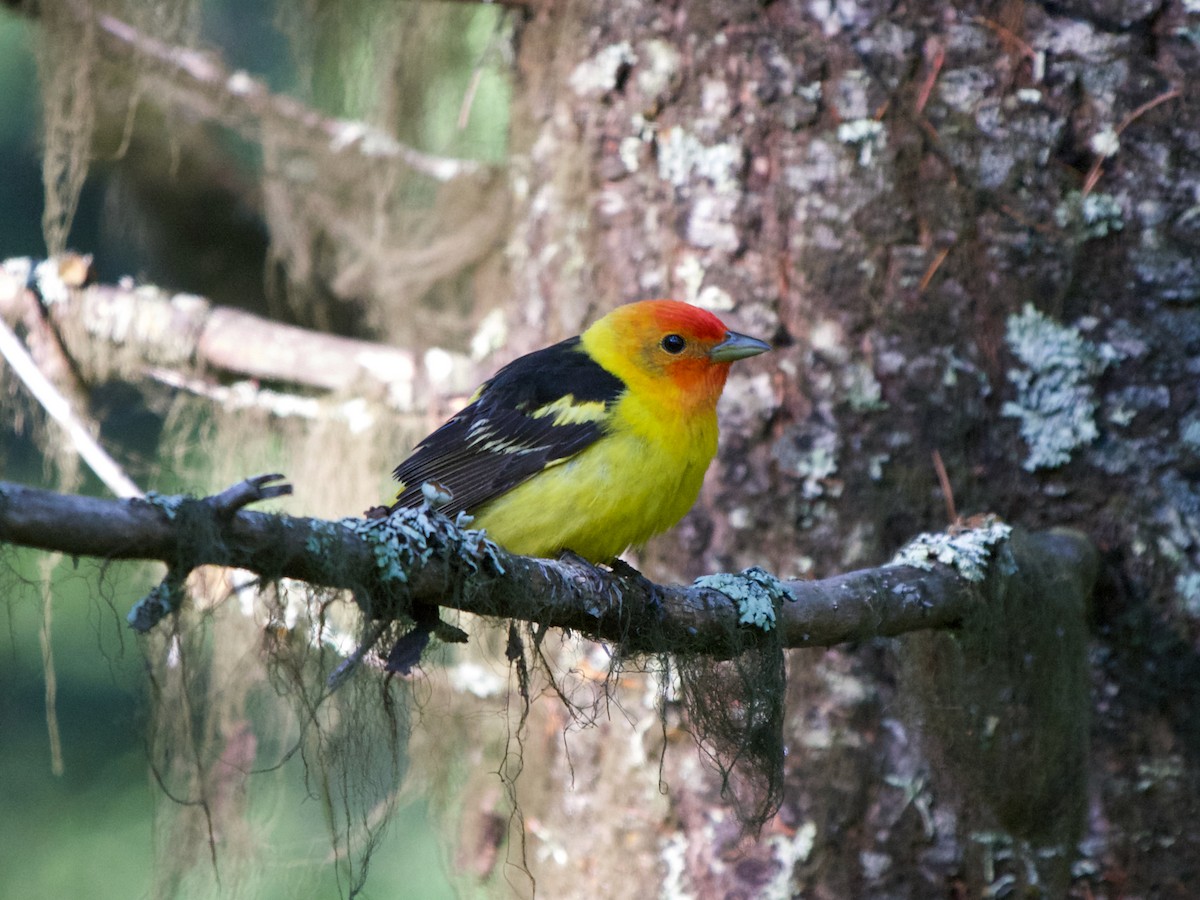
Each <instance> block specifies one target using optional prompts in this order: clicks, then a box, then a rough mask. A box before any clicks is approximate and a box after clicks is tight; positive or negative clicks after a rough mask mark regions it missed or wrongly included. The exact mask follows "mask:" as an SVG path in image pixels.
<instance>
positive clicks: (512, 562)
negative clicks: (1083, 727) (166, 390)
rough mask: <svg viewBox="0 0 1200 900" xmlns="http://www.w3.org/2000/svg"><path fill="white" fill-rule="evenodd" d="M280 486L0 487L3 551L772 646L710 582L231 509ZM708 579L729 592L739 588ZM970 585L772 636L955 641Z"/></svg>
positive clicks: (1052, 544) (716, 644) (1071, 551)
mask: <svg viewBox="0 0 1200 900" xmlns="http://www.w3.org/2000/svg"><path fill="white" fill-rule="evenodd" d="M276 477H277V476H264V477H263V478H259V479H252V480H251V481H250V482H248V484H249V485H250V487H249V488H247V489H241V488H238V489H231V491H226V492H224V493H223V494H221V495H218V497H217V498H208V499H200V500H197V499H189V498H182V497H172V498H163V497H155V496H153V495H151V496H150V497H149V498H148V499H145V500H136V499H135V500H107V499H98V498H94V497H83V496H71V495H63V494H57V493H54V492H52V491H47V490H41V489H36V488H31V487H24V486H21V485H16V484H9V483H2V482H0V541H6V542H9V543H12V544H17V545H22V546H27V547H35V548H39V549H43V550H57V551H60V552H63V553H68V554H72V555H75V556H93V557H99V558H102V559H106V560H114V559H149V560H161V561H163V562H165V563H167V565H168V567H169V572H168V576H167V582H170V583H171V584H175V585H178V584H180V583H182V579H183V577H184V576H186V574H187V572H188V571H190V570H191V569H192V568H194V567H195V566H199V565H204V564H217V565H226V566H237V567H240V568H243V569H249V570H251V571H253V572H256V573H258V574H259V575H260V576H261V577H262V578H263V579H264V580H265V581H269V580H273V579H278V578H283V577H288V578H294V579H299V580H302V581H305V582H308V583H310V584H312V585H318V586H324V587H331V588H343V589H350V590H352V591H353V592H354V595H355V597H356V598H357V599H358V601H359V603H360V605H362V606H363V607H364V611H365V612H366V613H367V615H369V616H370V617H371V618H374V619H391V618H407V614H408V612H409V611H410V610H411V608H412V605H413V604H429V605H439V606H445V607H449V608H455V609H460V610H464V611H467V612H471V613H475V614H479V615H484V616H493V617H499V618H507V619H519V620H524V621H529V622H536V623H539V624H540V625H542V626H552V627H557V628H565V629H571V630H576V631H579V632H582V633H584V634H586V635H588V636H589V637H592V638H596V639H598V640H603V641H609V642H614V643H620V645H621V646H622V647H623V648H625V649H626V650H627V651H629V652H636V653H670V652H679V653H690V654H705V655H710V656H714V657H718V658H725V657H730V656H733V655H735V654H737V653H739V652H741V651H743V650H745V649H747V648H748V647H751V646H754V645H755V644H756V643H757V642H759V641H762V640H764V639H765V638H766V636H767V632H765V631H764V630H763V629H762V628H761V627H760V626H759V625H757V624H753V623H752V622H748V621H747V613H746V607H745V605H744V604H742V603H740V602H739V601H738V600H735V599H731V597H730V596H727V595H726V593H722V592H721V591H720V590H716V589H714V587H712V585H713V583H714V579H712V578H710V579H701V580H700V582H703V584H701V583H700V582H698V583H697V584H694V585H692V586H682V585H656V584H652V583H651V582H649V581H647V580H645V579H644V578H641V577H640V576H639V575H637V574H636V573H633V572H629V573H623V572H616V571H609V570H607V569H600V568H596V567H593V566H590V565H588V564H586V563H583V562H579V561H572V560H568V559H562V560H542V559H532V558H529V557H521V556H514V555H512V554H509V553H507V552H505V551H504V550H502V549H500V548H499V547H497V546H496V545H494V544H492V543H491V542H490V541H486V540H483V539H482V535H481V533H480V532H477V531H470V530H464V529H461V528H459V527H456V526H455V525H454V524H453V523H451V522H449V520H447V519H446V518H445V517H443V516H441V515H440V514H432V513H431V511H430V510H428V509H424V510H416V511H409V512H410V513H411V516H409V517H407V518H402V519H398V518H397V517H396V516H393V517H392V518H390V519H381V520H363V519H343V520H341V521H336V522H335V521H327V520H321V519H311V518H302V517H294V516H286V515H277V514H267V513H259V512H252V511H247V510H244V509H242V510H236V509H235V507H237V506H240V505H242V504H244V503H246V502H250V501H252V500H254V499H258V498H260V497H265V496H271V495H274V494H277V493H278V492H279V491H280V490H282V489H283V488H282V487H280V486H270V485H269V482H270V481H272V480H273V479H275V478H276ZM230 498H234V500H235V501H236V502H232V503H231V502H230ZM198 535H203V536H204V538H205V539H204V540H198V539H197V536H198ZM997 549H999V548H997ZM1003 552H1004V553H1005V554H1006V560H1007V562H1008V563H1009V564H1008V565H1006V566H1004V567H1002V568H1004V570H1005V572H1020V571H1022V570H1024V569H1026V567H1028V566H1036V567H1037V569H1038V570H1039V571H1052V572H1054V573H1055V575H1054V576H1053V579H1054V581H1055V583H1053V584H1046V585H1044V588H1043V589H1044V591H1045V592H1046V595H1047V596H1053V595H1054V594H1055V593H1056V592H1058V591H1061V590H1064V589H1065V588H1066V587H1067V586H1073V587H1074V588H1075V589H1076V590H1082V591H1083V593H1084V594H1087V593H1090V590H1091V587H1092V584H1093V583H1094V580H1095V577H1096V572H1097V566H1098V558H1097V554H1096V551H1095V549H1094V548H1093V546H1092V544H1091V543H1090V541H1088V540H1087V538H1085V537H1084V536H1082V535H1080V534H1078V533H1075V532H1068V531H1053V532H1044V533H1040V534H1035V535H1028V536H1026V535H1022V534H1020V533H1014V534H1013V536H1012V538H1011V539H1010V540H1008V541H1007V543H1006V544H1005V546H1004V547H1003ZM938 558H946V557H943V556H942V555H941V554H940V553H939V554H938ZM1050 561H1052V562H1053V565H1048V564H1047V563H1048V562H1050ZM976 562H978V560H976ZM985 568H986V565H985ZM399 571H402V572H403V574H402V575H400V574H397V573H398V572H399ZM751 571H753V570H751ZM964 571H965V570H964ZM719 577H720V578H727V579H729V580H730V581H729V583H730V584H731V585H732V586H733V587H734V588H736V587H737V580H738V578H739V576H719ZM755 577H756V578H757V580H759V581H760V582H761V581H762V580H763V579H764V578H765V579H770V576H767V575H766V574H765V573H760V574H759V575H757V576H755ZM978 577H982V570H981V571H980V573H979V574H978V576H977V577H976V576H970V574H969V573H968V576H964V575H963V574H960V573H959V571H956V570H955V569H954V568H952V567H951V566H949V565H941V564H937V565H932V566H931V567H930V568H929V569H928V570H925V569H922V568H915V567H911V566H884V567H881V568H875V569H865V570H862V571H858V572H852V573H849V574H846V575H840V576H837V577H835V578H830V579H826V580H824V581H788V582H782V583H778V584H781V586H782V587H783V588H785V589H786V592H787V593H788V594H790V599H784V600H780V599H779V595H776V600H775V602H774V616H775V627H777V628H779V629H780V630H781V631H780V634H781V637H782V642H783V645H784V646H787V647H811V646H831V645H834V644H838V643H842V642H845V641H852V640H866V639H869V638H872V637H879V636H885V637H887V636H894V635H899V634H903V633H905V632H909V631H916V630H920V629H929V628H953V627H955V626H956V625H958V624H960V623H961V622H962V621H963V619H964V618H965V617H966V616H967V615H968V614H969V612H970V611H971V610H972V608H973V607H974V606H975V605H976V604H978V603H980V602H981V600H980V597H981V594H980V591H979V584H978V580H977V578H978ZM995 577H1010V576H1009V575H1006V574H1004V573H1001V574H1000V575H996V576H995ZM973 578H975V580H972V579H973ZM770 580H773V579H770ZM167 582H164V584H166V583H167ZM728 592H729V593H732V594H735V595H736V593H737V590H732V589H731V590H729V591H728Z"/></svg>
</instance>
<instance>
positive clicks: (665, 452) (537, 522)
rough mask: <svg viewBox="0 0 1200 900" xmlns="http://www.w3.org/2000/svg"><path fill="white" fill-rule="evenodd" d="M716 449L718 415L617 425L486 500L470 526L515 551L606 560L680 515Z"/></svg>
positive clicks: (697, 491)
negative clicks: (646, 425)
mask: <svg viewBox="0 0 1200 900" xmlns="http://www.w3.org/2000/svg"><path fill="white" fill-rule="evenodd" d="M716 449H717V423H716V416H715V415H711V416H704V415H702V416H699V417H696V418H692V419H690V420H683V419H682V418H680V420H679V421H675V422H671V421H666V422H664V421H657V422H655V423H654V427H653V429H652V430H651V431H650V432H649V433H647V431H646V429H645V428H639V427H637V424H636V423H635V424H634V425H632V426H625V427H618V429H617V430H615V431H614V432H613V433H611V434H608V435H606V436H605V437H604V438H603V439H601V440H599V441H597V442H596V443H595V444H593V445H592V446H590V447H588V448H587V449H586V450H584V451H582V452H581V453H579V454H578V455H576V456H574V457H572V458H571V459H570V460H568V461H566V462H564V463H561V464H559V465H556V466H553V467H551V468H549V469H546V470H544V471H543V472H540V473H538V474H537V475H536V476H534V477H533V478H531V479H530V480H529V481H526V482H525V483H524V484H521V485H518V486H517V487H515V488H513V489H512V490H511V491H509V492H508V493H506V494H503V495H502V496H500V497H497V498H496V499H495V500H493V501H491V502H490V503H488V504H487V505H486V506H484V507H483V508H482V509H480V510H478V511H477V513H476V518H475V522H474V525H473V527H477V528H485V529H487V532H488V535H489V536H490V537H491V538H492V540H494V541H496V543H498V544H500V545H501V546H502V547H505V548H506V549H508V550H510V551H512V552H513V553H520V554H522V555H525V556H543V557H546V556H555V555H557V554H558V553H560V552H561V551H563V550H570V551H572V552H574V553H577V554H578V555H580V556H582V557H583V558H584V559H588V560H591V561H593V562H604V561H607V560H610V559H613V558H614V557H616V556H618V555H619V554H620V553H622V552H623V551H624V550H626V549H627V548H628V547H631V546H637V545H640V544H642V543H644V542H645V541H646V540H647V539H648V538H650V537H651V536H653V535H655V534H658V533H660V532H663V531H666V530H667V529H668V528H670V527H671V526H672V525H674V524H675V523H676V522H678V521H679V520H680V519H681V518H683V516H684V514H685V513H686V512H687V511H688V510H689V509H691V508H692V505H693V504H694V503H695V502H696V497H697V496H699V494H700V486H701V484H702V483H703V481H704V472H705V470H706V469H707V468H708V464H709V463H710V462H711V461H712V458H713V456H714V455H715V453H716Z"/></svg>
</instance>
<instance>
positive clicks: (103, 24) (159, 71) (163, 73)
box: [25, 6, 484, 181]
mask: <svg viewBox="0 0 1200 900" xmlns="http://www.w3.org/2000/svg"><path fill="white" fill-rule="evenodd" d="M30 9H33V10H36V6H30V7H26V8H25V10H26V11H28V10H30ZM82 14H83V13H81V15H82ZM96 29H97V36H98V38H99V44H100V50H101V54H102V56H103V57H105V58H107V59H133V60H134V61H135V62H136V64H137V68H138V71H139V72H143V73H145V74H146V75H147V76H148V77H150V78H153V79H155V81H156V82H157V87H158V88H159V89H158V90H156V91H154V92H153V95H154V96H155V97H157V98H159V99H162V100H169V101H171V102H174V103H175V104H177V105H179V106H180V107H182V108H184V109H186V110H187V111H188V113H190V114H192V115H199V116H203V117H206V118H209V119H213V120H215V121H219V122H221V123H223V124H227V125H231V126H232V127H234V128H235V129H237V130H238V131H239V132H241V133H242V134H243V135H245V136H247V137H248V138H249V139H250V140H258V138H259V136H260V135H261V133H262V132H263V131H264V130H268V129H275V130H276V131H277V132H279V133H286V134H288V135H290V137H291V138H292V139H293V140H295V141H297V142H300V141H304V142H305V143H309V144H312V145H316V146H323V147H324V148H325V149H326V152H327V153H328V154H330V155H331V156H336V155H338V154H343V153H357V154H359V155H360V156H362V157H366V158H372V159H396V160H399V161H400V162H402V163H404V164H405V165H407V166H408V167H409V168H411V169H412V170H413V171H415V172H419V173H421V174H422V175H426V176H428V177H430V178H433V179H436V180H438V181H450V180H451V179H454V178H457V177H459V176H463V175H473V174H475V173H477V172H479V171H481V170H482V169H483V168H484V167H483V166H481V165H480V164H479V163H477V162H474V161H472V160H465V159H452V158H449V157H439V156H434V155H432V154H429V153H423V152H421V151H420V150H417V149H415V148H413V147H409V146H406V145H404V144H402V143H400V142H399V141H397V140H396V139H395V138H394V137H392V136H391V135H389V134H387V133H386V132H385V131H383V130H382V129H379V128H376V127H374V126H373V125H369V124H367V123H366V122H357V121H350V120H346V119H336V118H331V117H329V116H325V115H322V114H321V113H319V112H317V111H316V110H314V109H312V108H311V107H308V106H306V105H304V104H303V103H300V102H299V101H297V100H295V99H293V98H291V97H287V96H285V95H282V94H274V93H272V92H271V91H270V90H269V89H268V88H267V86H266V84H264V83H263V82H262V81H261V80H260V79H257V78H254V77H252V76H251V75H249V74H248V73H247V72H244V71H240V70H239V71H236V72H230V71H229V69H228V68H226V66H225V65H224V63H223V62H222V61H221V60H220V59H219V57H218V56H217V55H216V54H214V53H212V52H206V51H201V50H195V49H192V48H189V47H181V46H176V45H172V44H168V43H166V42H164V41H161V40H159V39H157V38H155V37H152V36H150V35H147V34H143V33H142V32H140V31H138V30H137V29H136V28H134V27H133V26H132V25H130V24H129V23H128V22H125V21H123V20H121V19H118V18H116V17H115V16H111V15H108V14H103V13H102V14H100V15H98V16H96Z"/></svg>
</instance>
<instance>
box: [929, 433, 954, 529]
mask: <svg viewBox="0 0 1200 900" xmlns="http://www.w3.org/2000/svg"><path fill="white" fill-rule="evenodd" d="M933 468H934V471H936V472H937V477H938V484H940V485H941V486H942V499H943V500H945V501H946V521H947V523H949V524H951V525H953V524H954V523H955V522H957V521H958V511H957V510H956V509H955V508H954V488H952V487H951V486H950V476H949V475H947V474H946V464H945V463H944V462H942V454H941V453H940V452H938V451H937V450H934V451H933Z"/></svg>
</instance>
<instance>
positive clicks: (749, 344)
mask: <svg viewBox="0 0 1200 900" xmlns="http://www.w3.org/2000/svg"><path fill="white" fill-rule="evenodd" d="M770 349H771V345H770V344H768V343H767V342H766V341H760V340H759V339H758V338H752V337H750V336H749V335H746V334H738V333H737V332H736V331H727V332H725V340H723V341H721V343H719V344H717V346H715V347H713V348H712V349H711V350H709V351H708V358H709V359H711V360H712V361H713V362H733V361H734V360H735V359H745V358H746V357H747V356H758V354H760V353H766V352H767V351H768V350H770Z"/></svg>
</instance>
